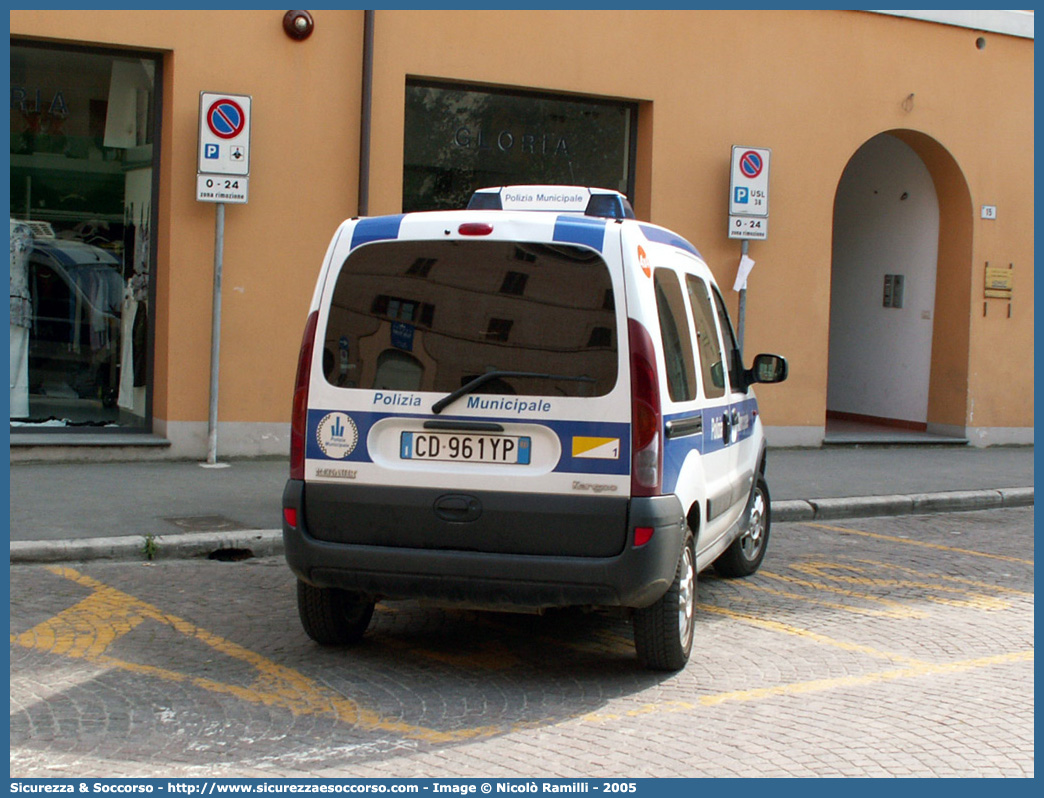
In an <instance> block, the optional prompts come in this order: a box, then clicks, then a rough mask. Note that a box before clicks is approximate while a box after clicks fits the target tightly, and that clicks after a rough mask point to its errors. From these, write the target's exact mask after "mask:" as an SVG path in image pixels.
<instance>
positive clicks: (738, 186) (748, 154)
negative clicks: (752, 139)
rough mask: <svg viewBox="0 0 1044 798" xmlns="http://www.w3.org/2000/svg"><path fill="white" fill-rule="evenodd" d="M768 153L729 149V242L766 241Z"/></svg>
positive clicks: (748, 148)
mask: <svg viewBox="0 0 1044 798" xmlns="http://www.w3.org/2000/svg"><path fill="white" fill-rule="evenodd" d="M771 156H772V150H768V149H761V148H757V147H739V146H735V147H733V148H732V181H731V183H730V185H729V238H761V239H764V238H767V237H768V211H769V204H768V184H769V158H770V157H771Z"/></svg>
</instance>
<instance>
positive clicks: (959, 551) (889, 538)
mask: <svg viewBox="0 0 1044 798" xmlns="http://www.w3.org/2000/svg"><path fill="white" fill-rule="evenodd" d="M805 526H811V527H815V528H816V529H827V530H829V531H831V532H845V533H847V534H849V535H862V536H863V537H868V538H876V539H878V540H887V541H889V542H890V543H905V544H906V545H908V546H921V547H922V548H926V549H935V550H936V551H949V552H953V553H955V554H970V555H972V556H974V557H988V558H989V559H991V560H1004V561H1005V562H1017V563H1021V564H1023V565H1033V560H1023V559H1020V558H1019V557H1008V556H1006V555H1004V554H990V553H989V552H985V551H973V550H972V549H958V548H954V547H953V546H943V545H942V544H941V543H928V542H927V541H924V540H910V539H909V538H901V537H897V536H895V535H882V534H880V533H879V532H864V531H863V530H860V529H847V528H845V527H843V526H830V525H829V524H814V523H809V522H807V521H806V522H805Z"/></svg>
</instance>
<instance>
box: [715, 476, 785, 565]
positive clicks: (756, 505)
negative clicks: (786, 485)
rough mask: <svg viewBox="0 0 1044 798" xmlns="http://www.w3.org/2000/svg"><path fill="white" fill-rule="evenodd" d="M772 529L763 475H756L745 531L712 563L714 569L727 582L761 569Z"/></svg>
mask: <svg viewBox="0 0 1044 798" xmlns="http://www.w3.org/2000/svg"><path fill="white" fill-rule="evenodd" d="M771 527H772V504H771V501H770V499H769V490H768V483H767V482H766V481H765V477H764V476H763V475H761V474H758V482H757V484H756V485H755V486H754V495H753V496H752V497H751V508H750V518H749V521H748V523H747V528H746V529H744V530H743V534H741V535H740V536H739V537H738V538H736V539H735V540H734V541H732V545H731V546H729V547H728V548H727V549H725V551H724V552H722V554H721V556H720V557H718V559H717V560H715V561H714V570H715V571H717V572H718V573H719V574H720V575H721V576H725V577H728V578H730V579H734V578H736V577H743V576H750V575H751V574H752V573H754V572H755V571H757V570H758V568H760V567H761V561H762V560H763V559H765V551H766V550H767V549H768V542H769V531H770V530H771Z"/></svg>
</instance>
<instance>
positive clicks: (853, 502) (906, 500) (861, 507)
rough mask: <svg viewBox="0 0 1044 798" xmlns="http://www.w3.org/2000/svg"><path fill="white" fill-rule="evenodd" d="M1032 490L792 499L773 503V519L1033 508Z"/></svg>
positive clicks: (869, 516) (812, 518) (786, 520)
mask: <svg viewBox="0 0 1044 798" xmlns="http://www.w3.org/2000/svg"><path fill="white" fill-rule="evenodd" d="M1032 506H1033V488H997V489H995V490H954V491H944V492H940V493H914V494H910V495H902V494H897V495H894V496H852V497H846V498H839V499H792V500H789V501H778V502H777V501H774V502H772V520H773V521H779V522H788V521H827V520H837V519H840V518H872V517H875V516H889V515H892V516H895V515H924V514H928V513H956V512H968V511H970V510H997V509H1001V508H1004V507H1032Z"/></svg>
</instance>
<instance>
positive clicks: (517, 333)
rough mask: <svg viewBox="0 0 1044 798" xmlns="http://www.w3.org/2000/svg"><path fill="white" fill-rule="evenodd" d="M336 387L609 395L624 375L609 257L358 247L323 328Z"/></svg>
mask: <svg viewBox="0 0 1044 798" xmlns="http://www.w3.org/2000/svg"><path fill="white" fill-rule="evenodd" d="M323 371H324V373H325V375H326V379H327V380H328V381H329V382H330V383H331V384H333V385H337V386H341V387H345V388H368V389H376V390H403V391H438V392H447V393H449V392H452V391H455V390H456V389H458V388H460V387H461V386H462V385H464V384H466V383H468V382H470V381H471V380H473V379H475V378H476V377H478V376H480V375H482V374H485V373H487V372H490V371H497V372H526V373H529V374H541V375H553V376H552V377H551V378H546V377H516V376H503V377H497V378H494V379H491V380H489V381H488V382H485V383H484V384H483V385H482V386H481V387H480V388H478V389H477V390H476V391H475V393H484V394H517V395H521V396H602V395H604V394H607V393H609V391H611V390H612V388H613V386H614V385H615V384H616V378H617V330H616V308H615V300H614V297H613V288H612V282H611V279H610V275H609V270H608V268H607V267H606V264H605V262H604V261H603V260H602V258H601V257H600V256H599V255H598V254H597V253H595V252H593V251H591V250H589V249H584V248H582V247H575V246H569V245H566V246H561V245H549V244H526V243H517V242H504V241H384V242H379V243H374V244H368V245H364V246H362V247H359V248H358V249H356V250H355V251H354V252H353V253H352V254H351V255H350V256H349V257H348V259H347V260H346V261H345V263H344V265H343V267H342V268H341V271H340V274H339V276H338V278H337V284H336V286H335V288H334V292H333V299H332V303H331V306H330V317H329V322H328V324H327V327H326V331H325V333H324V336H323Z"/></svg>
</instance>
